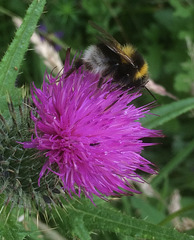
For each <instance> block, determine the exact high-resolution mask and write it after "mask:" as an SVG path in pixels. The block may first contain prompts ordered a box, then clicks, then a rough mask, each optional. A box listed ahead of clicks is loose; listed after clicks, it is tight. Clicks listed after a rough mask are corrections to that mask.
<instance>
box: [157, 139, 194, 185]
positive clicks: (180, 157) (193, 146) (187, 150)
mask: <svg viewBox="0 0 194 240" xmlns="http://www.w3.org/2000/svg"><path fill="white" fill-rule="evenodd" d="M193 150H194V141H191V142H190V143H189V144H188V145H187V146H186V147H184V148H183V150H181V151H179V152H178V154H177V155H176V156H175V157H174V158H173V159H171V160H170V161H169V162H168V164H167V165H166V166H165V167H163V168H162V169H161V171H160V174H159V175H157V176H156V177H155V178H154V179H153V180H152V185H153V186H154V187H156V186H157V185H158V184H159V183H160V182H161V181H163V179H164V178H165V177H166V176H168V175H169V174H170V173H171V172H172V171H173V170H174V169H175V168H176V167H177V166H178V165H179V164H180V163H181V162H183V161H184V160H185V158H187V156H188V155H189V154H191V152H193Z"/></svg>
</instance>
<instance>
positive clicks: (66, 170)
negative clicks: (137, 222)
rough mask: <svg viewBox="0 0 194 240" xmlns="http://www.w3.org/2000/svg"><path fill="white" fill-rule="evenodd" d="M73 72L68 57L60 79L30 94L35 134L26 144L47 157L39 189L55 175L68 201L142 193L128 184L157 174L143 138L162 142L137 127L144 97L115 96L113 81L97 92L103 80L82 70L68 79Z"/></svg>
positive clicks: (154, 133)
mask: <svg viewBox="0 0 194 240" xmlns="http://www.w3.org/2000/svg"><path fill="white" fill-rule="evenodd" d="M70 68H71V66H70V64H69V53H68V54H67V57H66V61H65V66H64V69H63V73H62V74H61V76H57V77H53V76H52V75H51V74H50V75H49V74H46V75H45V79H44V82H43V87H42V90H41V89H38V88H36V87H35V86H33V87H32V89H31V93H32V100H33V102H34V104H35V112H36V114H33V115H32V120H33V121H34V123H35V129H34V134H33V135H32V137H31V141H30V142H24V143H22V144H23V147H24V148H35V149H37V150H38V151H40V153H42V154H43V155H44V156H45V162H44V166H43V168H42V170H41V172H40V175H39V184H40V185H41V178H42V177H43V176H44V175H46V174H48V173H50V172H52V173H53V174H55V175H57V176H58V177H59V179H60V180H61V182H62V186H63V189H64V191H66V192H68V194H69V195H70V196H72V193H73V194H75V195H78V196H79V197H80V194H81V192H83V193H84V194H85V195H86V196H87V197H88V198H90V199H91V200H92V199H93V194H95V195H97V196H98V197H101V198H105V197H107V196H118V195H122V194H131V193H139V192H138V191H137V190H135V189H134V188H133V187H132V185H131V184H130V183H129V182H130V181H129V180H132V181H140V182H143V181H144V180H143V178H142V177H141V176H140V175H139V174H138V172H139V171H138V170H141V171H143V172H146V173H149V174H155V173H156V172H155V170H153V164H152V163H151V162H149V161H148V160H146V159H145V158H143V157H142V156H141V152H142V150H143V149H144V147H145V146H150V145H154V143H146V142H144V141H143V138H148V137H161V136H162V134H161V132H160V131H157V130H150V129H146V128H144V127H143V126H142V125H141V123H140V122H139V119H140V118H143V117H145V116H146V114H147V113H149V106H148V105H147V106H143V107H135V105H134V103H135V101H134V100H135V99H137V98H138V97H140V96H141V93H139V92H136V93H128V92H127V91H126V92H121V90H119V89H118V90H114V91H113V86H112V84H111V79H110V81H107V82H106V83H105V84H104V85H103V86H102V88H101V89H98V88H97V83H98V81H99V76H98V75H94V74H92V73H90V72H88V71H85V70H84V69H81V68H80V69H79V70H78V71H77V72H73V73H72V74H71V75H70V76H69V77H67V78H65V75H66V73H67V71H68V70H69V69H70ZM46 78H47V79H48V82H47V81H46ZM114 88H115V87H114Z"/></svg>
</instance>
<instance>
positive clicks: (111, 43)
mask: <svg viewBox="0 0 194 240" xmlns="http://www.w3.org/2000/svg"><path fill="white" fill-rule="evenodd" d="M89 24H90V25H91V26H92V27H93V28H95V29H96V30H98V31H99V32H100V33H101V34H102V36H98V39H99V40H100V41H101V42H102V43H104V44H105V45H106V46H107V47H108V48H110V49H111V50H112V51H113V52H115V53H117V54H119V55H120V56H121V57H122V58H124V59H125V61H127V62H130V63H131V64H132V65H133V66H135V65H134V63H133V62H132V60H131V58H129V56H127V55H126V54H125V53H124V52H123V51H122V49H121V44H120V43H119V42H118V41H117V40H116V39H114V38H113V37H112V36H111V35H110V34H109V33H107V32H106V31H105V30H104V29H103V28H101V27H100V26H98V25H97V24H96V23H94V22H92V21H89Z"/></svg>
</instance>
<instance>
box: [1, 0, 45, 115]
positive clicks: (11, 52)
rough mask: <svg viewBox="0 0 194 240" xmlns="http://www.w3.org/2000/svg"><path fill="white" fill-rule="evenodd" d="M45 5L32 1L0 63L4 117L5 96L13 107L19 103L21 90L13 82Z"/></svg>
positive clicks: (5, 108) (43, 2)
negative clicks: (10, 100)
mask: <svg viewBox="0 0 194 240" xmlns="http://www.w3.org/2000/svg"><path fill="white" fill-rule="evenodd" d="M45 3H46V0H41V1H40V0H34V1H33V2H32V3H31V5H30V7H29V8H28V10H27V13H26V15H25V17H24V20H23V23H22V25H21V26H20V28H19V29H18V30H17V32H16V34H15V37H14V39H13V41H12V43H11V44H10V46H9V48H8V50H7V52H6V53H5V55H4V57H3V59H2V61H1V63H0V73H1V74H0V86H1V87H0V112H1V113H2V114H3V115H4V116H5V117H6V113H5V112H6V110H7V103H6V99H7V94H9V95H10V96H11V98H12V101H13V103H14V105H15V106H17V105H19V103H20V101H21V90H20V89H17V88H15V80H16V76H17V74H18V70H19V67H20V65H21V63H22V60H23V58H24V54H25V52H26V50H27V49H28V45H29V42H30V37H31V36H32V34H33V32H34V30H35V28H36V25H37V22H38V20H39V18H40V16H41V13H42V11H43V8H44V5H45Z"/></svg>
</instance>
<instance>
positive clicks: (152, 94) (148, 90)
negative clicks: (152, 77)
mask: <svg viewBox="0 0 194 240" xmlns="http://www.w3.org/2000/svg"><path fill="white" fill-rule="evenodd" d="M144 88H145V89H146V90H147V91H148V92H149V94H150V95H151V96H152V97H153V99H154V100H155V101H157V99H156V97H155V96H154V94H153V93H152V92H151V91H150V90H149V89H148V88H147V87H146V86H144Z"/></svg>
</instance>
